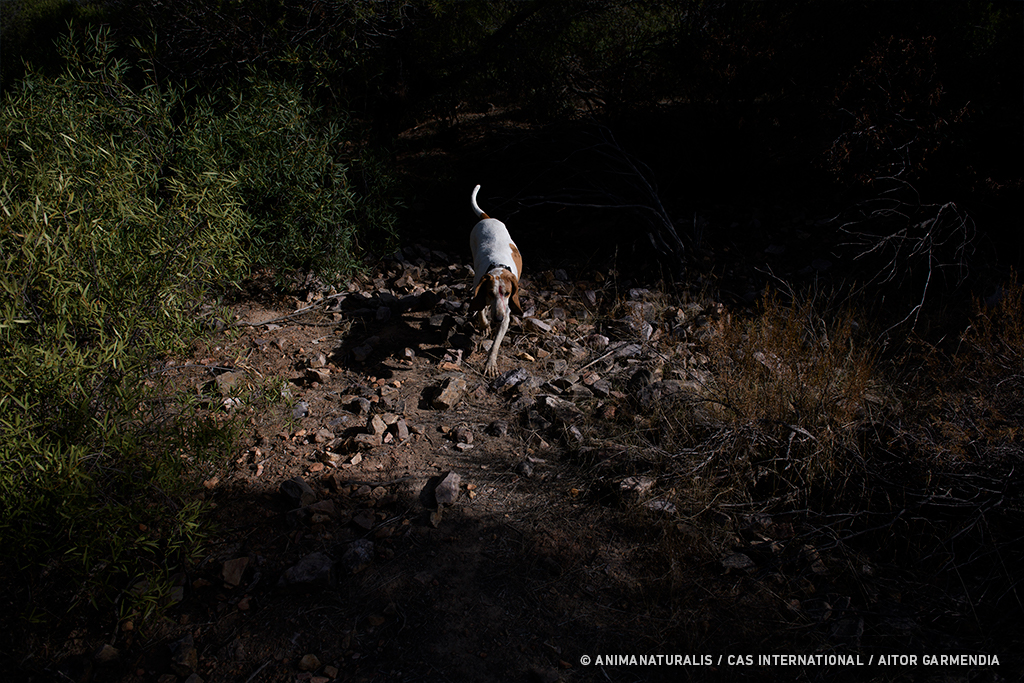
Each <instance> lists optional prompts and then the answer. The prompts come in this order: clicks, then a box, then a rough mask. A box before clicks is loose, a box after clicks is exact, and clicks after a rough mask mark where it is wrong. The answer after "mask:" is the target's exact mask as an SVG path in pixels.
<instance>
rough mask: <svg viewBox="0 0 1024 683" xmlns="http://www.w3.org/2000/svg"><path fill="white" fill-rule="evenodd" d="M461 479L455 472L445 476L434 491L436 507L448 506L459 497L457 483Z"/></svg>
mask: <svg viewBox="0 0 1024 683" xmlns="http://www.w3.org/2000/svg"><path fill="white" fill-rule="evenodd" d="M461 481H462V477H460V476H459V475H458V473H456V472H449V473H448V474H446V475H445V476H444V477H443V478H442V479H441V481H440V482H438V484H437V487H436V488H435V489H434V500H436V501H437V504H438V505H449V504H451V503H453V502H454V501H455V499H457V498H458V497H459V483H460V482H461Z"/></svg>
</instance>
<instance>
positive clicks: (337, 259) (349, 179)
mask: <svg viewBox="0 0 1024 683" xmlns="http://www.w3.org/2000/svg"><path fill="white" fill-rule="evenodd" d="M196 121H197V124H198V127H197V130H196V135H197V136H198V138H199V139H201V140H202V145H203V149H202V152H203V154H204V155H205V156H208V157H212V158H216V159H219V160H220V161H221V163H222V164H223V167H224V168H227V169H230V170H231V172H232V173H233V174H234V175H235V177H237V178H238V188H237V191H238V195H239V197H241V198H242V200H243V202H244V206H245V208H246V210H247V212H248V214H249V215H250V217H251V219H252V225H251V227H250V231H249V234H248V241H249V244H250V245H251V246H252V248H253V252H254V254H255V257H256V259H257V260H258V261H259V262H261V263H263V264H266V265H270V266H273V267H277V268H303V269H315V270H317V271H319V272H320V273H321V274H322V275H325V276H326V277H328V278H329V279H331V278H336V277H339V276H341V275H343V274H345V273H348V272H351V271H353V270H356V269H357V268H358V266H359V263H358V260H357V256H358V253H359V249H358V247H359V246H362V245H360V243H359V242H360V236H363V237H364V238H371V239H372V238H374V237H375V236H376V237H377V238H379V239H382V240H387V239H388V238H390V237H391V236H393V234H394V225H395V214H394V212H393V210H392V207H393V206H395V202H396V199H395V198H394V183H393V180H392V176H391V175H390V174H388V173H386V172H385V171H384V168H383V165H382V164H381V163H380V162H379V161H378V160H376V159H375V157H374V156H373V155H372V154H370V153H368V152H366V151H364V150H360V149H359V148H358V147H357V146H356V145H354V144H353V142H352V135H351V133H350V131H349V130H348V126H347V125H346V121H345V120H344V119H337V120H328V119H327V118H326V117H325V116H324V115H323V114H322V113H321V112H319V111H318V110H317V109H316V108H315V107H314V106H313V105H312V104H310V103H309V102H308V101H307V100H306V99H305V98H304V97H303V95H302V93H301V92H300V90H299V89H298V88H297V87H294V86H292V85H288V84H285V83H281V82H276V81H272V80H268V79H264V78H260V77H256V76H252V77H250V78H249V80H248V81H247V83H246V84H245V87H244V88H242V89H240V90H237V91H234V92H232V93H230V95H229V96H228V97H226V98H223V101H219V102H214V103H210V102H207V103H204V104H202V105H201V107H200V111H199V113H198V114H197V116H196Z"/></svg>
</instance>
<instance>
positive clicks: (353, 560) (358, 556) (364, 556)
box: [341, 538, 373, 574]
mask: <svg viewBox="0 0 1024 683" xmlns="http://www.w3.org/2000/svg"><path fill="white" fill-rule="evenodd" d="M371 564H373V541H371V540H370V539H368V538H360V539H358V540H355V541H352V543H350V544H349V546H348V548H347V549H346V550H345V552H344V553H342V555H341V565H342V566H343V567H344V568H345V570H346V571H348V572H349V573H352V574H358V573H359V572H361V571H363V570H364V569H366V568H367V567H369V566H370V565H371Z"/></svg>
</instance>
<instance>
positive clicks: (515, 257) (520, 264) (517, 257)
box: [508, 242, 523, 277]
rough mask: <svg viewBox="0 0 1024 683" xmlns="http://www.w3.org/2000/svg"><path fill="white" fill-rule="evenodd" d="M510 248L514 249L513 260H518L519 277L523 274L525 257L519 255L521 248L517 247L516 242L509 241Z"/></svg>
mask: <svg viewBox="0 0 1024 683" xmlns="http://www.w3.org/2000/svg"><path fill="white" fill-rule="evenodd" d="M508 248H509V249H511V250H512V260H513V261H515V262H516V272H517V273H519V277H522V276H523V257H522V256H520V255H519V250H518V249H516V243H515V242H509V243H508Z"/></svg>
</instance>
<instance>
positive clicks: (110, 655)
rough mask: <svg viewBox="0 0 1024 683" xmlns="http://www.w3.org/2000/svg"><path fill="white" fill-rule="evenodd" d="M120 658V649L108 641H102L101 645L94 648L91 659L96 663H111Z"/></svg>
mask: <svg viewBox="0 0 1024 683" xmlns="http://www.w3.org/2000/svg"><path fill="white" fill-rule="evenodd" d="M120 658H121V651H120V650H118V649H117V648H116V647H114V646H113V645H111V644H110V643H104V644H103V647H101V648H100V649H98V650H96V652H95V653H93V655H92V661H94V662H96V663H97V664H100V665H103V664H113V663H115V662H116V661H117V660H119V659H120Z"/></svg>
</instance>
